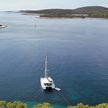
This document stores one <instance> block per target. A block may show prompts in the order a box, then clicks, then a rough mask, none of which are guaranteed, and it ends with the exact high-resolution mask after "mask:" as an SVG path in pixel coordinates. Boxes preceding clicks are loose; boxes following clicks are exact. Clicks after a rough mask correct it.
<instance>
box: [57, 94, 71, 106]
mask: <svg viewBox="0 0 108 108" xmlns="http://www.w3.org/2000/svg"><path fill="white" fill-rule="evenodd" d="M57 94H58V95H59V96H60V97H62V98H63V100H64V101H65V102H66V103H67V104H68V105H71V102H70V101H69V100H68V99H67V98H66V97H65V96H64V95H63V94H60V93H57Z"/></svg>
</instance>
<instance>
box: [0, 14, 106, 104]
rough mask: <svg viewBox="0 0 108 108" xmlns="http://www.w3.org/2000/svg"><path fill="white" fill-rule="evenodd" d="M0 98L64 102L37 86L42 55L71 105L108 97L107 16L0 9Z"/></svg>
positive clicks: (93, 101)
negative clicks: (53, 16) (50, 15)
mask: <svg viewBox="0 0 108 108" xmlns="http://www.w3.org/2000/svg"><path fill="white" fill-rule="evenodd" d="M0 23H2V24H6V25H8V27H7V28H5V29H0V100H10V101H13V100H22V101H29V102H31V103H32V102H35V101H36V102H46V101H47V102H50V103H52V104H59V105H60V104H61V105H67V103H66V101H64V99H63V98H61V97H60V95H58V93H56V92H53V93H50V94H49V93H44V92H42V91H41V90H40V88H41V87H40V81H39V79H40V77H41V76H42V75H43V72H44V59H45V56H46V52H47V54H48V68H49V74H50V75H51V76H52V77H53V79H54V81H55V84H56V86H57V87H60V88H61V89H62V91H61V92H60V94H63V95H64V96H65V97H66V98H67V100H68V101H70V103H71V104H77V103H79V102H83V103H85V104H92V105H95V104H98V103H103V102H108V20H107V19H89V18H88V19H44V18H43V19H41V18H35V17H33V16H24V15H20V14H18V13H2V12H1V13H0Z"/></svg>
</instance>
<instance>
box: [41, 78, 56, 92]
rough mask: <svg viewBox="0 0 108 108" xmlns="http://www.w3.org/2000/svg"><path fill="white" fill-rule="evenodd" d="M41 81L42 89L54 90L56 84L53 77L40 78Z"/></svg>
mask: <svg viewBox="0 0 108 108" xmlns="http://www.w3.org/2000/svg"><path fill="white" fill-rule="evenodd" d="M40 83H41V87H42V89H43V90H45V91H52V90H53V89H55V84H54V81H53V79H52V78H51V77H48V78H45V77H42V78H40Z"/></svg>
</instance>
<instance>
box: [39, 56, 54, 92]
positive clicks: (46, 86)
mask: <svg viewBox="0 0 108 108" xmlns="http://www.w3.org/2000/svg"><path fill="white" fill-rule="evenodd" d="M47 66H48V58H47V56H46V58H45V71H44V72H45V75H44V77H41V78H40V83H41V87H42V89H43V90H46V91H52V90H54V89H55V84H54V81H53V79H52V78H51V77H50V76H49V75H48V68H47Z"/></svg>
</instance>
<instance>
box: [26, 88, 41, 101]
mask: <svg viewBox="0 0 108 108" xmlns="http://www.w3.org/2000/svg"><path fill="white" fill-rule="evenodd" d="M40 90H41V89H39V90H38V91H37V92H35V93H32V94H31V96H25V99H27V98H33V97H34V96H35V94H38V96H36V97H34V98H37V97H39V96H40V93H39V92H40Z"/></svg>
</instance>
